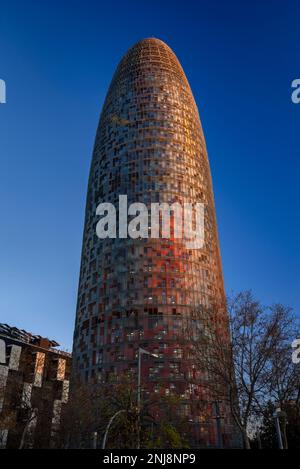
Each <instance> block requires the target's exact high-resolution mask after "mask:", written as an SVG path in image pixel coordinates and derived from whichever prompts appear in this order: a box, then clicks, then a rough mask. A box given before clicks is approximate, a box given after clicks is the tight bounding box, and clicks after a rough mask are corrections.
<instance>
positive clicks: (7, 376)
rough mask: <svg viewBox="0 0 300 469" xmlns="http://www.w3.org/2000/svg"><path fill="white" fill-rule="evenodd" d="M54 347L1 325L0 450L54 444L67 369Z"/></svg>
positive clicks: (65, 355)
mask: <svg viewBox="0 0 300 469" xmlns="http://www.w3.org/2000/svg"><path fill="white" fill-rule="evenodd" d="M58 346H59V344H58V343H57V342H55V341H53V340H49V339H47V338H44V337H41V336H39V335H33V334H30V333H28V332H26V331H24V330H20V329H17V328H16V327H10V326H8V325H7V324H0V448H49V447H55V446H56V444H57V442H56V436H57V434H58V431H59V426H60V420H61V413H62V411H63V408H64V406H65V404H66V403H67V400H68V394H69V375H70V368H71V354H69V353H67V352H63V351H61V350H58V349H57V348H56V347H58Z"/></svg>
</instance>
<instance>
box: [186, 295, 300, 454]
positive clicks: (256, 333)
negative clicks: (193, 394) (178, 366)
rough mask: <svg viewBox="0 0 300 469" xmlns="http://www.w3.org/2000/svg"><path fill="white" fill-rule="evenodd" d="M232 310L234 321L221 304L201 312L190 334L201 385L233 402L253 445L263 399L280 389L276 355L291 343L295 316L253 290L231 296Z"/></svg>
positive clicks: (246, 441)
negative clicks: (276, 383) (258, 297)
mask: <svg viewBox="0 0 300 469" xmlns="http://www.w3.org/2000/svg"><path fill="white" fill-rule="evenodd" d="M227 309H228V318H229V319H228V320H227V319H226V315H224V310H222V309H220V308H218V307H213V308H210V309H206V310H204V309H201V310H199V311H198V312H197V314H196V318H195V320H194V322H193V323H192V324H191V323H190V324H188V327H187V332H188V337H189V339H190V344H191V345H190V346H191V348H192V350H193V354H194V362H195V365H196V367H197V368H198V369H199V370H200V378H199V383H200V385H201V386H203V387H205V388H207V390H208V393H209V395H210V397H211V399H212V400H216V401H221V402H223V403H225V404H227V405H228V406H229V408H230V410H231V414H232V417H233V419H234V422H235V424H236V426H237V427H238V428H239V430H240V432H241V434H242V436H243V441H244V446H245V448H247V449H249V448H250V440H249V434H251V432H254V430H255V428H256V427H257V425H259V422H260V419H261V418H262V416H263V413H262V403H263V402H264V401H265V399H266V396H267V395H268V396H270V393H271V392H272V391H273V392H274V388H273V387H272V386H273V385H272V384H271V383H273V382H274V379H275V375H274V366H275V362H276V353H278V351H279V350H281V349H282V347H283V344H284V345H285V346H286V344H287V343H288V341H289V340H290V343H291V340H292V335H291V325H292V324H293V317H292V315H291V314H290V310H288V309H287V308H284V307H282V306H281V307H279V306H278V305H277V306H275V307H271V308H270V307H269V308H265V307H263V306H262V305H261V303H260V302H259V301H257V300H256V299H255V298H254V297H253V295H252V293H251V292H250V291H246V292H243V293H239V294H238V295H236V296H235V297H233V298H231V299H229V300H228V305H227ZM277 365H278V366H279V369H280V362H279V361H278V357H277ZM278 371H279V370H277V376H279V372H278Z"/></svg>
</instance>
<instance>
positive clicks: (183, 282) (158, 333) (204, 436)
mask: <svg viewBox="0 0 300 469" xmlns="http://www.w3.org/2000/svg"><path fill="white" fill-rule="evenodd" d="M124 194H125V195H127V197H128V204H130V203H135V202H142V203H144V204H146V205H147V207H149V206H150V204H151V203H153V202H159V203H162V202H165V203H168V204H173V203H175V202H178V203H180V204H182V203H184V202H189V203H197V202H202V203H203V204H204V206H205V211H204V246H203V248H202V249H189V248H188V247H187V246H186V244H185V243H184V242H183V240H182V239H180V238H175V237H174V230H173V229H171V236H170V238H158V239H153V238H151V237H150V235H149V237H148V238H146V239H141V238H137V239H132V238H130V237H127V238H119V237H117V238H116V239H109V238H107V239H99V238H98V237H97V235H96V225H97V222H98V221H99V216H97V215H96V208H97V206H98V204H100V203H102V202H110V203H112V204H114V205H115V206H116V207H118V202H119V195H124ZM213 304H214V305H215V304H217V305H219V307H220V308H224V304H225V294H224V286H223V277H222V268H221V259H220V252H219V243H218V235H217V227H216V217H215V207H214V200H213V190H212V182H211V175H210V169H209V162H208V157H207V152H206V147H205V140H204V136H203V132H202V128H201V124H200V119H199V115H198V110H197V107H196V104H195V101H194V98H193V95H192V92H191V89H190V86H189V84H188V81H187V79H186V76H185V74H184V72H183V69H182V67H181V65H180V63H179V61H178V59H177V58H176V56H175V54H174V53H173V52H172V50H171V49H170V48H169V47H168V46H167V45H166V44H165V43H163V42H162V41H160V40H158V39H154V38H150V39H144V40H141V41H139V42H138V43H137V44H136V45H134V46H133V47H132V48H131V49H129V51H128V52H127V53H126V55H125V56H124V57H123V59H122V60H121V62H120V64H119V66H118V67H117V70H116V72H115V75H114V77H113V80H112V83H111V85H110V88H109V91H108V94H107V97H106V100H105V102H104V105H103V110H102V113H101V116H100V122H99V126H98V130H97V135H96V140H95V146H94V152H93V159H92V163H91V169H90V176H89V183H88V194H87V202H86V213H85V225H84V235H83V247H82V257H81V269H80V280H79V289H78V303H77V315H76V324H75V333H74V348H73V366H74V371H75V373H78V374H80V376H81V377H82V378H83V379H84V380H85V381H86V382H99V381H101V380H102V379H108V377H109V375H110V374H116V373H122V372H125V371H126V370H131V371H132V372H133V373H136V370H137V349H138V347H143V348H144V349H147V350H148V351H150V352H153V353H155V354H156V355H158V358H154V357H145V359H143V366H142V382H143V387H144V389H145V391H144V392H145V393H146V394H147V393H156V394H159V393H161V392H163V393H165V394H172V393H176V394H178V395H180V396H182V397H183V398H184V399H185V405H184V406H183V407H184V408H183V410H182V411H183V413H184V414H185V415H186V416H187V418H189V419H190V420H192V421H193V422H195V423H196V424H197V425H198V440H199V444H202V445H204V446H206V445H207V446H210V445H211V446H213V445H214V444H215V443H216V433H215V421H214V419H213V410H212V408H211V407H212V404H211V403H209V402H207V408H208V412H209V413H210V415H211V419H210V420H209V421H207V420H205V419H204V418H203V416H202V417H201V412H200V410H199V412H198V413H197V411H196V412H195V410H193V411H192V410H191V406H190V402H191V401H192V400H193V401H196V402H197V398H198V397H199V394H197V393H199V388H197V387H195V386H193V385H191V384H189V382H190V380H191V379H192V378H193V376H194V375H195V374H196V373H197V370H195V368H194V365H193V363H192V360H191V357H189V358H187V357H186V356H185V350H184V348H183V347H182V345H181V343H180V340H178V339H177V338H178V337H179V335H180V332H181V331H182V329H183V327H184V321H185V319H186V318H192V317H193V314H194V313H195V311H199V308H200V309H201V308H203V307H204V308H206V307H209V306H211V305H213ZM224 314H225V313H224ZM223 433H224V441H225V443H226V442H227V443H229V440H230V419H227V417H226V416H225V417H224V419H223Z"/></svg>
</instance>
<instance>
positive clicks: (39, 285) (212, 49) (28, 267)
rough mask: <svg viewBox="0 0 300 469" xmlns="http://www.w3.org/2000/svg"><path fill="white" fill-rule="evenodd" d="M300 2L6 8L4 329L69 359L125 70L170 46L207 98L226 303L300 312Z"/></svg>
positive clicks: (1, 136)
mask: <svg viewBox="0 0 300 469" xmlns="http://www.w3.org/2000/svg"><path fill="white" fill-rule="evenodd" d="M299 14H300V3H299V2H297V1H295V2H293V1H276V0H272V1H271V0H269V1H267V0H260V1H253V0H252V1H243V2H237V1H236V0H235V1H232V0H227V1H226V2H224V1H222V0H219V1H216V0H207V1H199V0H197V1H196V0H195V1H191V0H184V1H174V0H172V1H169V0H165V1H163V2H162V1H157V0H152V1H151V2H144V1H135V0H134V1H131V0H126V1H119V0H116V1H113V2H103V1H93V0H85V1H83V0H80V1H79V0H72V1H71V0H69V1H64V2H61V1H58V0H51V1H48V0H44V1H43V2H38V1H33V0H27V1H26V2H25V1H15V0H10V2H4V1H2V0H0V79H3V80H5V82H6V87H7V102H6V104H0V215H1V225H0V226H1V229H0V322H4V323H8V324H10V325H14V326H17V327H20V328H22V329H25V330H28V331H31V332H34V333H37V334H40V335H43V336H47V337H50V338H51V339H55V340H57V341H58V342H59V343H60V344H61V346H62V347H64V348H67V349H69V350H70V349H71V347H72V336H73V327H74V320H75V309H76V296H77V285H78V276H79V265H80V254H81V242H82V230H83V220H84V208H85V197H86V190H87V179H88V172H89V166H90V161H91V155H92V149H93V143H94V138H95V133H96V128H97V124H98V119H99V115H100V111H101V107H102V104H103V101H104V98H105V95H106V92H107V89H108V86H109V83H110V80H111V78H112V75H113V73H114V70H115V68H116V66H117V64H118V62H119V60H120V59H121V58H122V56H123V55H124V53H125V52H126V51H127V49H128V48H129V47H130V46H132V45H133V44H134V43H135V42H136V41H138V40H139V39H141V38H144V37H157V38H160V39H162V40H163V41H165V42H166V43H167V44H168V45H169V46H170V47H171V48H172V49H173V51H174V52H175V54H176V55H177V57H178V58H179V60H180V62H181V64H182V66H183V68H184V70H185V73H186V75H187V78H188V80H189V83H190V85H191V88H192V91H193V94H194V96H195V99H196V102H197V105H198V108H199V112H200V117H201V122H202V126H203V129H204V133H205V138H206V144H207V149H208V154H209V159H210V164H211V171H212V177H213V183H214V193H215V201H216V208H217V219H218V227H219V237H220V244H221V254H222V261H223V271H224V278H225V286H226V291H227V293H228V294H229V293H230V292H231V291H235V292H238V291H241V290H246V289H252V290H253V293H254V294H255V295H256V296H257V297H258V298H259V299H261V301H262V302H263V303H264V304H271V303H276V302H281V303H283V304H286V305H289V306H291V307H293V308H294V309H295V311H296V312H297V313H299V312H300V285H299V264H300V254H299V246H298V242H299V239H300V222H299V170H300V163H299V156H300V155H299V153H300V152H299V143H300V131H299V128H300V103H299V104H298V105H297V104H293V103H292V101H291V93H292V89H291V83H292V81H293V80H294V79H296V78H300V53H299V52H300V28H299Z"/></svg>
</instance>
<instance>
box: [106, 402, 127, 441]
mask: <svg viewBox="0 0 300 469" xmlns="http://www.w3.org/2000/svg"><path fill="white" fill-rule="evenodd" d="M122 412H126V410H125V409H121V410H118V412H116V413H115V414H114V415H113V416H112V417H111V419H110V420H109V422H108V424H107V427H106V430H105V434H104V437H103V442H102V449H105V445H106V440H107V435H108V432H109V429H110V426H111V424H112V423H113V421H114V419H115V418H116V417H117V416H118V415H120V414H121V413H122Z"/></svg>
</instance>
